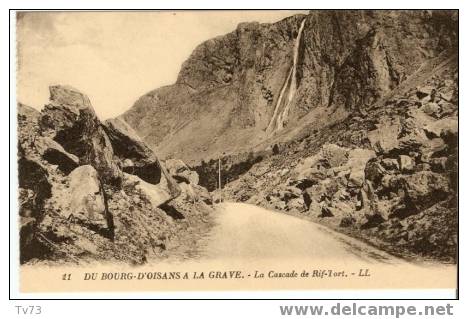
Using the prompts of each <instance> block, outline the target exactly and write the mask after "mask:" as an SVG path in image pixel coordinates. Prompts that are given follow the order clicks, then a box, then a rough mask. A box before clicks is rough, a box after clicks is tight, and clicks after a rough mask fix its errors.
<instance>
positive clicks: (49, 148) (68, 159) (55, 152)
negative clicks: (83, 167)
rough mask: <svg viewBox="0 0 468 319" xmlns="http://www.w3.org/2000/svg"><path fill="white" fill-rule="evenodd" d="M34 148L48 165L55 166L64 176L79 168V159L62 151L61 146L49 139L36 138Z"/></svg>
mask: <svg viewBox="0 0 468 319" xmlns="http://www.w3.org/2000/svg"><path fill="white" fill-rule="evenodd" d="M36 148H37V149H38V151H39V153H40V154H41V155H42V158H43V159H45V160H46V161H47V162H48V163H50V164H52V165H57V168H58V169H59V170H60V171H62V172H63V173H64V174H65V175H68V174H69V173H70V172H71V171H73V170H74V169H75V168H77V167H78V166H79V162H80V159H79V158H78V157H77V156H76V155H73V154H70V153H68V152H67V151H65V150H64V148H63V147H62V145H60V144H59V143H57V142H55V141H54V140H53V139H51V138H49V137H38V138H37V139H36Z"/></svg>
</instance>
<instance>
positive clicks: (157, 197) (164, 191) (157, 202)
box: [124, 173, 180, 208]
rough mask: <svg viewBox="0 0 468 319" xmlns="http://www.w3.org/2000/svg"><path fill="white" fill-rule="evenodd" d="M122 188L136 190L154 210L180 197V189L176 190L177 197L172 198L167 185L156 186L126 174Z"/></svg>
mask: <svg viewBox="0 0 468 319" xmlns="http://www.w3.org/2000/svg"><path fill="white" fill-rule="evenodd" d="M124 187H131V188H134V189H136V190H137V191H138V192H140V194H141V195H142V196H144V197H145V198H146V199H147V200H148V201H149V202H150V203H151V205H152V206H153V207H154V208H156V207H159V206H161V205H163V204H166V203H168V202H169V201H171V200H172V199H174V198H175V197H177V196H179V195H180V188H178V193H177V196H173V194H174V191H173V190H172V189H171V188H170V187H168V184H167V183H159V184H158V185H154V184H150V183H148V182H145V181H144V180H142V179H141V178H139V177H138V176H136V175H131V174H127V173H124Z"/></svg>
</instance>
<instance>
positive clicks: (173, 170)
mask: <svg viewBox="0 0 468 319" xmlns="http://www.w3.org/2000/svg"><path fill="white" fill-rule="evenodd" d="M165 166H166V169H167V171H168V172H169V174H170V175H171V176H172V177H173V178H174V179H175V180H176V181H177V182H179V183H180V182H185V183H190V184H192V185H198V182H199V177H198V174H197V172H195V171H192V170H190V168H189V167H188V166H187V165H186V164H185V163H184V162H183V161H182V160H180V159H168V160H166V162H165Z"/></svg>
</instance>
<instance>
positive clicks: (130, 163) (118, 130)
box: [104, 118, 161, 184]
mask: <svg viewBox="0 0 468 319" xmlns="http://www.w3.org/2000/svg"><path fill="white" fill-rule="evenodd" d="M104 130H105V131H106V133H107V136H109V140H110V141H111V144H112V147H113V149H114V153H115V155H116V156H117V157H119V158H120V159H121V161H122V169H123V171H124V172H125V173H129V174H133V175H137V176H138V177H140V178H141V179H142V180H144V181H146V182H148V183H151V184H158V183H159V182H160V179H161V165H160V163H159V161H158V159H157V157H156V155H155V154H154V153H153V151H152V150H151V149H150V148H149V147H148V146H147V145H146V144H145V143H144V142H143V141H142V140H141V139H140V137H139V136H138V134H137V133H136V132H135V131H134V130H133V129H132V128H131V127H130V126H128V125H127V123H125V122H124V121H123V120H121V119H118V118H117V119H109V120H106V121H105V122H104Z"/></svg>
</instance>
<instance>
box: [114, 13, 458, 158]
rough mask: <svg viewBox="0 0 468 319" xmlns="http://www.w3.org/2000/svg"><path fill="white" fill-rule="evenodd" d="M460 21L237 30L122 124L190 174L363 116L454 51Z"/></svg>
mask: <svg viewBox="0 0 468 319" xmlns="http://www.w3.org/2000/svg"><path fill="white" fill-rule="evenodd" d="M457 20H458V17H457V16H456V13H454V12H451V11H360V10H356V11H312V12H311V13H310V14H309V15H297V16H292V17H290V18H287V19H284V20H282V21H280V22H277V23H274V24H258V23H248V24H240V25H239V26H238V28H237V29H236V30H235V31H233V32H231V33H229V34H227V35H225V36H221V37H218V38H215V39H211V40H208V41H206V42H204V43H202V44H201V45H200V46H199V47H197V48H196V49H195V51H194V52H193V53H192V55H191V56H190V57H189V59H188V60H187V61H186V62H185V63H184V64H183V65H182V68H181V71H180V73H179V76H178V79H177V83H176V84H174V85H172V86H168V87H164V88H160V89H156V90H154V91H152V92H150V93H148V94H146V95H145V96H142V97H141V98H140V99H139V100H138V101H137V102H136V103H135V104H134V106H133V107H132V108H131V109H130V110H129V111H128V112H126V113H125V114H123V115H122V118H123V119H124V120H125V121H126V122H128V123H129V124H130V126H132V127H133V128H134V129H135V130H136V131H137V132H138V133H139V134H140V135H141V136H142V137H143V139H144V140H145V141H146V142H147V143H148V144H149V145H150V146H151V147H153V148H154V149H156V150H158V153H159V154H161V156H163V157H178V158H182V159H183V160H185V161H186V162H188V163H190V164H192V163H194V162H199V161H201V160H202V159H205V160H207V159H210V158H215V157H217V156H218V155H220V154H222V153H223V152H227V153H238V152H240V151H249V150H251V149H252V148H253V147H255V146H256V145H258V144H259V143H262V144H261V145H265V143H266V144H268V143H269V144H271V141H273V140H277V141H283V142H284V141H288V140H291V139H293V138H294V137H295V136H297V135H298V134H299V133H298V130H299V131H300V129H301V128H302V127H303V126H306V125H308V124H310V123H311V122H315V124H316V129H321V128H322V127H323V126H326V125H328V124H329V123H330V122H332V121H335V120H336V121H341V120H342V119H343V118H344V117H346V116H347V114H349V113H353V112H366V110H367V109H368V108H369V107H371V106H372V105H373V104H375V103H376V102H378V101H379V100H381V99H382V97H384V96H385V95H386V94H388V93H389V92H391V91H392V90H393V89H394V88H396V87H397V86H398V85H400V84H401V83H403V82H405V81H406V80H407V79H408V78H409V77H410V76H411V75H412V74H413V73H414V72H415V71H416V70H418V68H420V67H421V66H422V65H423V64H424V63H425V62H426V61H428V60H430V59H431V58H435V57H437V56H438V55H439V54H440V53H441V52H443V51H446V50H452V49H453V48H455V47H456V46H457V43H456V41H457ZM324 117H326V118H328V121H325V123H320V121H315V120H314V119H316V118H324ZM293 123H294V124H293Z"/></svg>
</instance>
